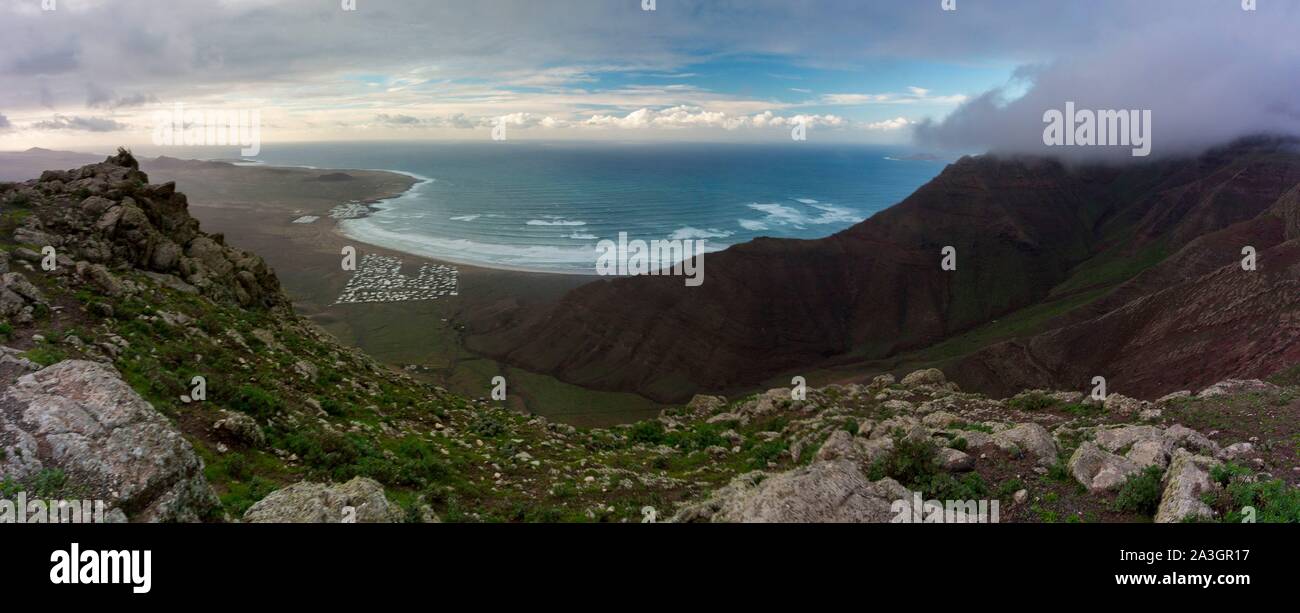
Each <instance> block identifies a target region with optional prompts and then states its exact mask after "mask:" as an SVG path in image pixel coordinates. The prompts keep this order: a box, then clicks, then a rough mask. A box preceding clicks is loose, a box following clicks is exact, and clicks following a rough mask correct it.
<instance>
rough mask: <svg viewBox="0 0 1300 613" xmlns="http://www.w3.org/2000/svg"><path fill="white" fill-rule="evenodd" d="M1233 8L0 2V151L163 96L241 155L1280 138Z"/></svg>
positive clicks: (1296, 49) (1278, 54) (109, 136)
mask: <svg viewBox="0 0 1300 613" xmlns="http://www.w3.org/2000/svg"><path fill="white" fill-rule="evenodd" d="M1252 1H1253V2H1255V3H1256V6H1254V9H1255V10H1249V11H1248V10H1243V2H1242V0H1149V1H1145V2H1138V1H1122V0H1088V1H1083V0H1060V1H1045V0H948V2H947V3H945V2H944V0H838V1H835V0H715V1H706V0H653V1H651V0H546V1H538V0H475V1H473V2H470V1H464V0H456V1H442V0H166V1H164V0H80V1H78V0H0V150H20V149H25V148H27V147H32V146H41V147H46V148H60V149H94V148H99V149H103V148H105V147H111V146H115V145H119V144H126V145H142V144H148V143H150V142H151V140H152V139H153V138H154V137H155V134H156V132H157V128H158V126H159V119H158V118H159V112H160V111H171V110H174V109H177V108H181V109H184V110H185V111H187V112H190V113H191V114H192V113H194V112H203V113H209V112H212V111H256V112H257V113H258V116H259V118H260V131H261V136H260V138H261V140H262V142H264V143H273V142H277V141H281V142H296V141H338V140H386V139H401V140H419V139H429V140H453V139H454V140H465V139H468V140H476V139H478V140H487V139H490V138H491V137H492V128H493V126H495V125H501V124H504V125H505V126H506V134H507V135H508V138H509V139H519V140H528V139H546V140H553V139H575V140H627V141H642V140H645V141H658V140H667V141H694V140H698V141H722V142H726V141H738V142H787V143H788V142H790V141H791V130H792V127H793V126H794V125H796V123H797V124H799V125H802V126H804V127H805V128H806V135H807V140H809V141H822V142H853V143H881V144H908V145H914V146H916V147H920V148H922V149H926V150H935V151H989V150H991V151H1008V152H1021V151H1035V150H1037V149H1039V148H1041V147H1042V146H1043V143H1042V138H1041V132H1042V130H1043V120H1042V117H1043V113H1044V111H1045V110H1046V109H1051V108H1063V105H1064V103H1065V102H1066V101H1067V100H1068V101H1074V102H1077V103H1078V104H1079V105H1080V106H1087V107H1089V108H1093V107H1095V108H1097V109H1103V108H1118V109H1150V110H1152V111H1153V117H1154V120H1153V129H1152V137H1153V138H1152V140H1153V141H1154V142H1155V145H1156V146H1155V147H1154V149H1155V150H1156V151H1157V152H1166V153H1168V152H1182V151H1186V150H1190V149H1196V148H1203V147H1205V146H1210V145H1213V144H1218V143H1219V142H1222V141H1224V140H1226V139H1229V138H1232V137H1234V136H1240V135H1245V134H1249V133H1254V132H1260V131H1273V132H1300V90H1297V89H1296V83H1297V80H1298V79H1297V77H1300V42H1298V41H1300V36H1296V35H1295V33H1296V32H1297V31H1300V2H1296V1H1294V0H1246V2H1247V3H1249V2H1252ZM353 2H354V6H355V10H348V9H350V8H352V6H349V5H351V4H353ZM945 4H947V8H955V10H945ZM651 5H652V6H651ZM650 8H653V10H647V9H650ZM46 9H52V10H46ZM177 105H180V106H179V107H178V106H177Z"/></svg>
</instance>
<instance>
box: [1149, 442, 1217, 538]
mask: <svg viewBox="0 0 1300 613" xmlns="http://www.w3.org/2000/svg"><path fill="white" fill-rule="evenodd" d="M1216 464H1217V462H1215V461H1214V460H1213V459H1212V458H1208V457H1205V456H1199V455H1195V454H1193V453H1190V452H1188V451H1187V450H1185V449H1179V450H1177V451H1175V452H1174V458H1173V461H1172V462H1171V463H1170V464H1169V471H1168V472H1167V473H1165V490H1164V494H1163V495H1162V496H1161V498H1160V508H1159V509H1158V510H1157V511H1156V518H1155V521H1156V523H1158V524H1168V523H1178V522H1181V521H1184V520H1186V519H1188V518H1197V519H1210V518H1213V517H1214V510H1213V509H1211V508H1210V507H1209V505H1207V504H1205V503H1204V502H1202V501H1201V495H1202V494H1205V493H1208V492H1211V491H1213V490H1214V482H1213V481H1211V480H1210V472H1209V471H1210V468H1212V467H1213V466H1215V465H1216Z"/></svg>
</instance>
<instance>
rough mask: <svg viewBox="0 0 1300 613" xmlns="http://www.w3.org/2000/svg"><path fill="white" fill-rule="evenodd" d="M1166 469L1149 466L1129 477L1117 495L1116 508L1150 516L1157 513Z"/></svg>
mask: <svg viewBox="0 0 1300 613" xmlns="http://www.w3.org/2000/svg"><path fill="white" fill-rule="evenodd" d="M1163 477H1164V471H1163V470H1161V468H1160V467H1159V466H1148V467H1146V468H1145V469H1143V470H1142V472H1140V473H1138V474H1136V475H1133V476H1131V477H1129V478H1128V481H1125V482H1124V486H1123V487H1121V488H1120V490H1119V495H1118V496H1116V497H1115V509H1116V510H1117V511H1128V512H1131V513H1140V514H1142V515H1146V516H1148V517H1150V516H1152V515H1155V514H1156V508H1158V507H1159V506H1160V494H1161V492H1162V489H1163V488H1161V487H1160V481H1161V479H1163Z"/></svg>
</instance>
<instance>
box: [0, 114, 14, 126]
mask: <svg viewBox="0 0 1300 613" xmlns="http://www.w3.org/2000/svg"><path fill="white" fill-rule="evenodd" d="M13 127H14V124H12V123H9V118H8V117H5V116H4V113H0V130H9V129H12V128H13Z"/></svg>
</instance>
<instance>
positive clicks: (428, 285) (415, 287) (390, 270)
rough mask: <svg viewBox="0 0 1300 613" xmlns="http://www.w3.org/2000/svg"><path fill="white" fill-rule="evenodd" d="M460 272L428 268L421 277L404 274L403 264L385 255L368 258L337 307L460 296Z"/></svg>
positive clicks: (360, 264) (359, 265) (440, 266)
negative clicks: (458, 279) (458, 289)
mask: <svg viewBox="0 0 1300 613" xmlns="http://www.w3.org/2000/svg"><path fill="white" fill-rule="evenodd" d="M457 275H459V271H458V270H457V269H456V268H454V267H452V266H447V265H445V264H425V265H423V266H421V267H420V272H419V274H418V275H416V276H414V277H411V276H407V275H404V274H402V261H401V260H399V259H397V258H395V257H389V256H384V255H375V254H367V255H365V256H362V258H361V261H360V262H358V263H357V270H356V272H355V273H353V275H352V278H351V279H349V280H348V284H347V286H346V287H344V288H343V293H342V294H340V295H339V298H338V300H337V301H335V304H353V303H364V302H404V301H408V300H437V299H438V298H441V297H443V296H456V295H457V290H456V286H457Z"/></svg>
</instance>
